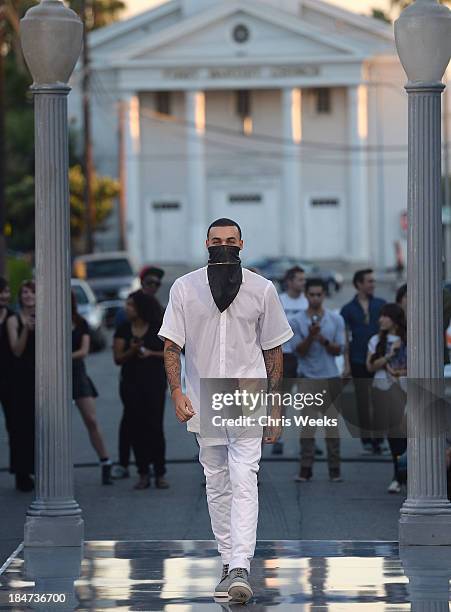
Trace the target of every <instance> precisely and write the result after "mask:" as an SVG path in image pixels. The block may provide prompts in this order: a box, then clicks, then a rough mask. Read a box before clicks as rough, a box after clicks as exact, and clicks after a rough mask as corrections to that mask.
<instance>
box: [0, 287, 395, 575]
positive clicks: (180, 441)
mask: <svg viewBox="0 0 451 612" xmlns="http://www.w3.org/2000/svg"><path fill="white" fill-rule="evenodd" d="M169 280H171V279H169ZM167 291H168V286H167V284H166V285H165V286H163V288H162V294H161V299H162V301H165V299H167ZM352 294H353V291H352V287H350V286H349V285H346V286H345V287H344V288H343V290H342V291H341V292H340V293H339V294H337V295H336V296H334V298H333V299H332V300H329V302H328V306H329V307H331V308H336V307H339V306H341V305H342V304H343V303H344V302H345V301H347V300H348V299H349V298H350V297H351V296H352ZM378 294H379V295H382V296H383V297H385V298H388V299H393V286H392V285H391V284H388V283H385V284H384V285H381V286H380V288H379V291H378ZM87 368H88V372H89V375H90V376H91V377H92V379H93V380H94V382H95V384H96V386H97V389H98V391H99V398H98V399H97V414H98V419H99V423H100V426H101V429H102V432H103V435H104V436H105V439H106V442H107V446H108V450H109V453H110V455H111V457H112V458H113V459H114V460H117V434H118V425H119V422H120V418H121V412H122V407H121V404H120V399H119V396H118V374H119V371H118V367H117V366H115V365H114V363H113V360H112V352H111V338H110V340H109V343H108V348H107V349H106V350H104V351H102V352H101V353H96V354H92V355H90V356H89V357H88V359H87ZM341 431H342V436H343V438H342V459H343V465H342V475H343V477H344V482H342V483H330V482H329V481H328V477H327V476H328V475H327V464H326V463H325V461H324V458H323V459H322V460H319V461H317V464H316V465H315V469H314V478H313V480H312V481H311V482H308V483H302V484H297V483H295V482H294V481H293V476H294V475H295V474H296V473H297V471H298V456H299V440H298V432H297V431H296V429H294V428H293V429H290V430H289V431H287V432H285V433H284V442H285V448H284V454H283V456H282V457H280V458H275V457H273V456H272V455H271V453H270V448H265V449H264V454H263V461H262V462H261V469H260V487H259V491H260V514H259V528H258V538H260V539H263V540H264V539H272V540H276V539H281V540H283V539H307V540H323V539H327V540H335V539H337V540H338V539H339V540H396V539H397V521H398V515H399V508H400V505H401V504H402V501H403V499H404V492H403V493H402V494H400V495H389V494H388V493H387V492H386V488H387V486H388V484H389V482H390V480H391V476H392V466H391V461H390V457H389V456H388V455H384V456H382V457H380V458H373V457H365V456H362V454H361V449H360V443H359V441H358V440H357V439H355V438H353V437H352V436H351V435H350V433H349V431H348V429H347V428H346V427H345V425H344V423H341ZM165 432H166V441H167V459H168V471H167V479H168V480H169V482H170V485H171V487H170V488H169V489H168V490H157V489H155V488H150V489H147V490H144V491H134V490H133V488H132V487H133V484H134V482H135V479H136V476H135V470H134V468H133V469H132V475H131V478H129V479H125V480H121V481H116V482H115V484H114V485H112V486H101V485H100V469H99V467H98V466H97V464H96V455H95V453H94V451H93V449H92V447H91V446H90V443H89V439H88V436H87V433H86V430H85V428H84V425H83V423H82V421H81V418H80V415H79V413H78V409H77V408H76V407H75V405H74V407H73V452H74V464H75V469H74V473H75V498H76V499H77V501H78V503H79V504H80V506H81V508H82V510H83V517H84V521H85V537H86V539H87V540H94V539H104V540H155V539H174V540H176V539H211V538H212V537H213V536H212V532H211V528H210V522H209V517H208V512H207V505H206V500H205V488H204V486H202V483H203V474H202V470H201V467H200V465H199V464H198V462H197V459H196V456H197V445H196V442H195V439H194V437H193V435H192V434H189V433H187V432H186V430H185V426H184V425H181V424H179V423H178V422H177V421H176V419H175V416H174V412H173V409H172V405H171V402H170V399H169V397H168V398H167V403H166V412H165ZM321 437H322V433H321V431H320V432H319V434H318V440H319V442H318V445H319V446H320V447H321V448H322V449H325V445H324V440H321ZM6 466H7V439H6V432H5V428H4V421H3V419H2V418H0V499H1V509H0V566H1V564H2V563H3V561H5V559H6V558H7V557H8V556H9V554H11V552H12V551H13V550H14V549H15V548H16V546H17V545H18V544H19V543H20V542H21V540H22V534H23V524H24V518H25V513H26V510H27V507H28V506H29V504H30V503H31V501H32V500H33V493H30V494H28V493H19V492H17V491H16V490H15V489H14V486H13V485H14V480H13V476H11V475H10V474H9V473H8V472H7V470H6Z"/></svg>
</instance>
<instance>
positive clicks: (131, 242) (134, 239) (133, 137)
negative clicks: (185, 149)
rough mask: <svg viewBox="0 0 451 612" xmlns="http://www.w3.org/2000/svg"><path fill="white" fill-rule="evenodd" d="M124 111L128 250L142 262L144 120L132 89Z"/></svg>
mask: <svg viewBox="0 0 451 612" xmlns="http://www.w3.org/2000/svg"><path fill="white" fill-rule="evenodd" d="M120 104H121V107H122V110H121V112H122V113H123V116H124V120H123V129H124V134H123V140H124V165H125V168H124V172H123V175H124V177H125V179H124V180H125V184H124V185H122V189H123V190H124V192H125V193H124V196H123V197H124V200H125V202H126V212H125V222H126V244H127V250H128V252H129V253H130V254H131V256H132V257H133V259H134V260H135V261H136V262H137V264H138V265H142V264H144V263H145V260H146V242H145V241H146V235H147V231H146V230H147V228H146V222H147V218H146V214H145V205H146V203H145V202H143V201H142V199H141V180H140V177H141V167H140V163H141V157H140V156H141V123H140V115H139V113H140V105H139V95H138V94H137V93H130V94H128V95H127V96H124V97H123V98H122V100H121V102H120Z"/></svg>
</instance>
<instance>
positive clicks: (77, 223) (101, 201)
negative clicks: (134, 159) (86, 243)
mask: <svg viewBox="0 0 451 612" xmlns="http://www.w3.org/2000/svg"><path fill="white" fill-rule="evenodd" d="M84 186H85V177H84V176H83V172H82V169H81V166H80V165H79V164H77V165H75V166H72V167H71V168H70V170H69V187H70V208H71V215H70V229H71V238H72V246H73V248H74V250H80V247H81V245H80V239H81V238H82V236H83V235H84V232H85V223H86V216H85V204H84V197H83V194H84ZM92 187H93V196H94V198H93V199H94V203H95V229H96V230H97V231H102V230H105V229H106V228H105V221H106V219H107V218H108V217H109V215H110V214H111V212H112V210H113V208H114V203H113V202H114V199H115V198H117V197H118V195H119V181H116V180H114V179H112V178H111V177H109V176H98V175H97V174H94V180H93V186H92Z"/></svg>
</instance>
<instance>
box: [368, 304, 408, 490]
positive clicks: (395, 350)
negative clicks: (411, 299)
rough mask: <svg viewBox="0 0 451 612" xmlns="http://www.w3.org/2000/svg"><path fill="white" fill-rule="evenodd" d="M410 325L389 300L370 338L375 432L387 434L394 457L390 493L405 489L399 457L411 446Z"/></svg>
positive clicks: (401, 311) (369, 352) (369, 349)
mask: <svg viewBox="0 0 451 612" xmlns="http://www.w3.org/2000/svg"><path fill="white" fill-rule="evenodd" d="M406 343H407V329H406V317H405V313H404V310H403V309H402V308H401V306H399V304H385V305H384V306H382V309H381V313H380V317H379V333H378V334H375V335H373V336H372V337H371V338H370V340H369V342H368V354H367V361H366V367H367V368H368V371H369V372H371V373H372V374H374V378H373V385H372V389H371V395H372V403H373V406H374V424H375V428H376V432H375V435H376V436H380V435H387V438H388V444H389V446H390V451H391V454H392V459H393V480H392V482H391V483H390V485H389V487H388V493H399V492H400V491H401V484H402V477H401V475H400V470H399V467H398V459H399V457H400V456H401V455H402V454H403V453H404V452H405V450H406V448H407V437H406V422H405V403H406V388H405V377H406V376H407V347H406Z"/></svg>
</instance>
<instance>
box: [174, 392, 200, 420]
mask: <svg viewBox="0 0 451 612" xmlns="http://www.w3.org/2000/svg"><path fill="white" fill-rule="evenodd" d="M172 401H173V402H174V408H175V416H176V417H177V419H178V420H179V421H180V423H186V421H189V420H190V419H191V418H192V417H193V416H194V415H195V414H196V413H195V412H194V410H193V407H192V405H191V402H190V400H189V398H188V397H187V396H186V395H184V394H183V393H182V390H181V389H180V388H178V389H174V391H173V392H172Z"/></svg>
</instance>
